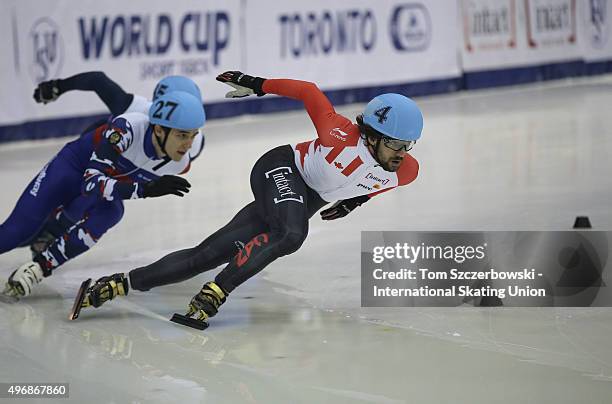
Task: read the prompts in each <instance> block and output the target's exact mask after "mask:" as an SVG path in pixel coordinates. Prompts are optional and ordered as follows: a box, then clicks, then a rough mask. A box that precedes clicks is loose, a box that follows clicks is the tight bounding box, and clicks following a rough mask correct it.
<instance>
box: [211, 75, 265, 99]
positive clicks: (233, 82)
mask: <svg viewBox="0 0 612 404" xmlns="http://www.w3.org/2000/svg"><path fill="white" fill-rule="evenodd" d="M217 81H220V82H221V83H225V84H227V85H229V86H232V87H234V88H235V90H234V91H230V92H229V93H227V94H225V98H242V97H247V96H249V95H253V94H257V96H258V97H261V96H264V95H266V93H264V92H263V90H262V89H261V88H262V86H263V83H264V81H266V79H264V78H262V77H253V76H249V75H248V74H244V73H242V72H239V71H227V72H225V73H221V74H220V75H218V76H217Z"/></svg>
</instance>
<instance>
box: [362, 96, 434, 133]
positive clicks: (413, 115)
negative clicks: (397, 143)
mask: <svg viewBox="0 0 612 404" xmlns="http://www.w3.org/2000/svg"><path fill="white" fill-rule="evenodd" d="M363 123H365V124H366V125H369V126H371V127H372V129H374V130H376V131H377V132H380V133H382V134H383V135H385V136H387V137H390V138H393V139H398V140H406V141H407V140H417V139H418V138H420V137H421V131H422V130H423V114H421V110H420V109H419V107H418V106H417V104H416V103H415V102H414V101H412V100H411V99H410V98H408V97H405V96H403V95H401V94H394V93H388V94H381V95H379V96H377V97H374V98H373V99H372V100H371V101H370V102H368V105H366V108H365V111H364V112H363Z"/></svg>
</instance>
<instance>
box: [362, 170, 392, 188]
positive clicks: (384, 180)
mask: <svg viewBox="0 0 612 404" xmlns="http://www.w3.org/2000/svg"><path fill="white" fill-rule="evenodd" d="M365 178H366V180H373V181H376V182H378V183H380V185H387V184H388V183H389V178H378V177H377V176H375V175H374V174H372V173H368V174H367V175H366V176H365ZM376 185H378V184H376ZM376 185H374V188H376V189H378V188H380V185H378V186H376Z"/></svg>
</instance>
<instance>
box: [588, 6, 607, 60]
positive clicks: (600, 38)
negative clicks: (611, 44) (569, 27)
mask: <svg viewBox="0 0 612 404" xmlns="http://www.w3.org/2000/svg"><path fill="white" fill-rule="evenodd" d="M589 5H590V12H589V22H590V26H589V28H590V31H591V44H592V45H593V47H595V48H603V47H604V46H605V45H606V43H607V42H608V32H609V26H608V0H590V1H589Z"/></svg>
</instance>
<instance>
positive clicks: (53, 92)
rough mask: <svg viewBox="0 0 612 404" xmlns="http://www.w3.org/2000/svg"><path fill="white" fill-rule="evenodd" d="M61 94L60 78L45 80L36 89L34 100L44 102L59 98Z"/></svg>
mask: <svg viewBox="0 0 612 404" xmlns="http://www.w3.org/2000/svg"><path fill="white" fill-rule="evenodd" d="M60 95H61V91H60V89H59V80H49V81H43V82H42V83H39V84H38V86H37V87H36V89H35V90H34V100H35V101H36V102H38V103H41V102H42V103H43V104H47V103H49V102H51V101H55V100H57V98H58V97H59V96H60Z"/></svg>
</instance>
